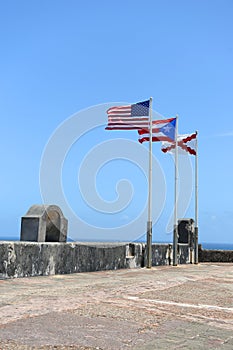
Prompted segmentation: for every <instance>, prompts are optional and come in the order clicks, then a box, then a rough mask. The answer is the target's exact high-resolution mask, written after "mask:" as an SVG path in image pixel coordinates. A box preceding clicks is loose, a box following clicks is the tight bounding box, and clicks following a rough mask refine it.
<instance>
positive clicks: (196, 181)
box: [194, 131, 198, 264]
mask: <svg viewBox="0 0 233 350" xmlns="http://www.w3.org/2000/svg"><path fill="white" fill-rule="evenodd" d="M197 137H198V132H197V131H196V157H195V228H194V264H198V139H197Z"/></svg>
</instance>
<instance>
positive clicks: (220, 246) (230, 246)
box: [0, 236, 233, 250]
mask: <svg viewBox="0 0 233 350" xmlns="http://www.w3.org/2000/svg"><path fill="white" fill-rule="evenodd" d="M19 239H20V238H19V236H0V241H19ZM67 241H68V242H72V239H69V238H68V239H67ZM96 241H97V240H95V242H96ZM158 243H168V242H158ZM170 243H171V242H170ZM201 245H202V248H203V249H214V250H233V243H206V242H201Z"/></svg>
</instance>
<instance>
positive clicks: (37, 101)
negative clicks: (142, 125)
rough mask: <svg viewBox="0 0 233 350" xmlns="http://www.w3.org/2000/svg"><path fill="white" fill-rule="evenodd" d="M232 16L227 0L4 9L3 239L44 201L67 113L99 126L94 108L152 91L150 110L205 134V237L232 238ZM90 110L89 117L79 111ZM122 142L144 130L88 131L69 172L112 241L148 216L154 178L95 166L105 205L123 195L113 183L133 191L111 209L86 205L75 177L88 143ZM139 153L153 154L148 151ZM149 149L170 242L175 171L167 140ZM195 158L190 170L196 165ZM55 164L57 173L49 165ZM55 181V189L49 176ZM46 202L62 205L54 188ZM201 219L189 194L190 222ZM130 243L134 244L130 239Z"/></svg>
mask: <svg viewBox="0 0 233 350" xmlns="http://www.w3.org/2000/svg"><path fill="white" fill-rule="evenodd" d="M232 15H233V2H232V1H230V0H223V1H220V0H218V1H216V0H212V1H209V0H205V1H201V0H198V1H194V0H186V1H185V0H183V1H182V0H177V1H172V0H170V1H168V0H167V1H166V0H165V1H164V0H163V1H160V0H156V1H152V0H145V1H143V2H142V1H137V0H136V1H135V0H134V1H133V0H132V1H130V0H128V1H127V0H126V1H117V2H110V1H104V0H102V1H101V0H100V1H98V2H95V1H85V2H84V1H72V0H69V1H64V0H58V1H53V0H51V1H43V0H40V1H33V2H32V1H24V0H21V1H20V2H19V1H16V0H15V1H7V2H6V1H5V2H1V4H0V42H1V65H0V74H1V80H0V95H1V100H0V115H1V131H2V132H1V139H0V143H1V175H0V179H1V203H2V205H1V213H0V215H1V229H0V236H8V237H10V236H16V235H19V232H20V218H21V216H23V215H24V214H25V213H26V211H27V210H28V208H29V207H30V206H31V205H32V204H35V203H42V202H43V198H42V197H41V186H40V184H39V179H40V170H41V159H42V155H43V152H44V150H46V144H47V143H48V141H49V140H50V139H51V136H52V135H54V132H55V130H59V128H60V129H61V130H63V125H66V124H65V123H66V120H68V119H69V118H70V117H71V116H77V117H73V119H72V118H71V119H72V120H73V122H74V125H75V123H77V124H79V123H81V124H82V125H86V121H87V120H88V118H89V117H91V116H93V120H94V119H95V120H97V119H98V117H97V116H99V122H100V124H101V123H103V122H104V120H105V119H106V120H107V117H106V116H105V115H104V111H105V109H104V107H103V108H102V109H101V110H98V113H99V114H98V113H96V112H95V107H93V106H96V105H101V104H106V106H109V105H111V102H112V103H113V104H114V103H118V102H127V103H133V102H137V101H141V100H144V99H148V98H149V97H150V96H152V97H153V109H154V110H155V111H157V112H158V113H159V114H161V115H162V116H163V117H170V116H174V115H176V114H179V132H180V133H189V132H193V131H195V130H198V131H199V230H200V240H201V241H204V242H206V241H207V242H226V243H233V235H232V232H233V220H232V217H233V209H232V194H233V193H232V192H233V187H232V178H233V165H232V149H231V148H232V145H233V118H232V115H233V99H232V88H233V41H232V36H233V22H232ZM88 108H89V113H88V117H86V116H85V112H80V111H83V110H86V109H88ZM97 109H98V107H97ZM100 111H103V113H102V114H101V112H100ZM80 113H81V114H80ZM85 118H86V119H85ZM104 118H105V119H104ZM57 128H58V129H57ZM63 136H64V135H62V137H63ZM66 137H67V138H68V139H69V133H68V135H66ZM119 138H124V140H125V139H126V141H124V142H126V143H127V140H128V141H130V142H133V141H134V140H135V141H137V134H136V133H135V132H133V131H129V132H127V131H123V132H109V131H108V132H107V131H104V125H102V126H99V127H97V128H95V129H93V130H90V131H89V132H88V133H86V134H85V135H83V136H82V137H81V138H80V139H78V140H76V141H75V142H73V144H72V146H70V148H69V152H68V153H67V154H66V157H65V159H64V164H63V165H64V168H63V169H62V181H63V184H62V186H63V190H64V192H65V196H66V199H67V202H68V204H69V206H70V207H71V208H72V210H73V211H74V212H75V214H76V216H80V217H81V219H82V220H84V221H87V222H88V223H89V224H91V225H94V226H98V227H101V226H103V227H104V228H105V231H104V233H103V236H104V237H105V238H106V236H107V235H108V228H113V227H115V225H121V224H123V223H124V224H128V223H129V222H130V221H132V219H133V218H134V217H135V216H138V215H139V213H140V212H141V211H142V208H141V207H140V205H141V204H143V205H142V207H143V208H144V206H145V205H146V200H147V192H146V191H147V182H146V176H145V174H144V173H143V171H142V170H141V169H138V167H137V166H136V165H135V164H131V163H130V162H129V161H127V160H124V159H115V160H114V159H113V160H112V161H109V162H108V163H107V164H105V166H103V167H102V169H100V170H99V171H97V173H96V174H97V176H96V187H97V192H98V193H99V195H100V196H102V197H103V198H104V199H105V201H113V200H114V199H116V191H115V186H116V183H117V181H119V180H120V179H122V178H126V179H129V181H130V182H131V185H132V186H133V187H134V192H132V191H131V190H130V188H131V187H130V186H129V184H128V185H127V184H126V185H127V187H126V190H127V191H129V196H130V193H131V192H132V193H133V195H134V197H133V202H132V204H129V205H128V206H127V207H126V208H125V210H121V211H119V212H117V213H115V214H106V213H105V214H104V213H103V212H102V213H100V212H98V211H96V210H94V211H91V209H90V207H88V206H87V205H86V204H85V201H84V199H85V198H84V199H83V197H82V195H81V191H82V190H83V188H81V189H80V188H79V186H78V184H79V183H78V175H77V174H78V169H79V167H80V164H81V163H82V162H83V161H85V159H86V154H87V153H88V152H89V151H90V150H91V148H93V147H94V148H96V147H97V149H98V147H102V146H101V145H102V143H104V142H105V141H110V140H112V139H113V140H115V141H116V142H117V143H116V144H113V145H112V149H113V150H115V149H116V148H117V149H118V148H119V150H120V149H122V152H123V153H124V147H123V146H122V145H123V143H122V145H121V141H120V140H119ZM62 145H63V143H62V141H61V147H62ZM135 147H139V145H137V146H135ZM142 147H143V149H144V150H145V152H146V150H147V146H142ZM107 148H108V149H111V148H109V147H107ZM135 150H136V148H135ZM137 150H138V148H137ZM137 150H136V151H135V152H136V153H137V152H139V153H140V150H139V151H137ZM100 153H101V149H100ZM103 153H104V154H105V151H103V152H102V153H101V154H103ZM153 153H154V157H155V158H156V160H157V162H158V163H159V165H160V170H158V174H159V175H158V182H159V181H160V180H161V186H163V183H165V187H166V196H165V197H166V198H165V201H164V204H163V205H162V204H159V205H160V206H161V208H160V209H161V216H160V217H159V218H158V221H156V224H155V226H154V230H153V238H154V240H156V239H157V240H160V241H161V240H162V241H163V240H166V241H167V240H171V234H169V232H166V227H167V223H168V221H169V217H170V215H171V212H172V206H173V200H174V193H173V192H174V191H173V187H174V183H173V182H174V166H173V162H172V158H171V157H170V156H168V155H167V156H165V155H164V154H162V152H161V151H160V147H159V144H157V143H156V144H154V145H153ZM108 156H109V155H108ZM142 157H144V156H142ZM97 158H98V157H97ZM190 162H191V164H192V166H193V164H194V159H190ZM49 166H51V169H52V168H53V161H52V160H51V162H50V164H49ZM88 166H89V165H86V167H87V174H90V173H89V172H88ZM184 167H185V165H184ZM97 168H98V167H97ZM51 171H52V170H51ZM48 173H49V170H48ZM162 173H163V175H162ZM84 179H85V176H84ZM49 181H50V182H49ZM90 181H91V180H90V179H89V178H88V176H87V181H86V183H85V181H83V182H82V184H83V186H84V187H85V186H86V191H87V196H88V187H89V184H90ZM156 181H157V180H156ZM184 181H185V178H184ZM47 186H48V187H49V188H50V189H53V186H54V184H53V181H52V180H51V179H50V180H49V179H48V183H47ZM122 186H124V184H122ZM54 188H55V187H54ZM161 188H162V187H161ZM124 191H125V189H124V188H123V187H122V193H125V192H124ZM130 191H131V192H130ZM54 192H55V191H54ZM132 193H131V194H132ZM53 195H54V197H53ZM161 196H162V197H163V194H161ZM162 197H161V198H160V199H159V200H158V201H160V200H161V202H162V201H163V198H162ZM95 199H96V198H95V197H93V200H95ZM123 199H124V198H123ZM49 200H50V201H51V202H54V204H56V203H57V200H58V198H57V197H56V193H54V194H53V192H52V191H51V197H49ZM96 200H97V199H96ZM159 203H160V202H159ZM57 204H60V203H57ZM181 204H182V203H181ZM109 205H110V207H111V203H109ZM155 205H156V203H155ZM62 209H63V208H62ZM64 210H65V214H66V215H68V214H69V213H68V212H66V209H64ZM110 210H111V209H110ZM193 215H194V207H193V197H192V198H191V202H190V206H189V208H188V210H187V212H186V213H185V214H184V216H186V217H190V216H191V217H193ZM68 219H70V218H69V217H68ZM121 220H122V221H121ZM143 225H144V222H143ZM145 225H146V223H145ZM70 229H71V230H72V231H70V232H69V235H71V236H72V237H73V236H74V235H75V236H76V235H77V239H78V238H82V239H83V238H85V237H88V238H89V237H91V234H92V233H90V236H88V230H87V232H85V233H84V232H83V226H82V225H81V226H80V227H79V226H78V223H77V226H70ZM106 229H107V230H106ZM122 230H123V229H122ZM133 230H134V229H133ZM74 231H75V232H74ZM123 231H124V230H123ZM123 231H122V232H123ZM76 232H77V233H76ZM92 232H93V231H92ZM96 232H97V231H96ZM98 232H99V231H98ZM98 234H99V233H98ZM142 235H143V232H142ZM98 237H99V236H98ZM98 237H95V238H98ZM99 238H101V237H99ZM126 238H129V239H133V238H136V237H135V235H134V233H132V232H131V233H130V234H129V237H126Z"/></svg>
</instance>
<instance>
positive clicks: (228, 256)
mask: <svg viewBox="0 0 233 350" xmlns="http://www.w3.org/2000/svg"><path fill="white" fill-rule="evenodd" d="M198 248H199V249H198V255H199V262H218V263H219V262H223V263H229V262H233V250H214V249H212V250H211V249H202V246H201V244H199V247H198Z"/></svg>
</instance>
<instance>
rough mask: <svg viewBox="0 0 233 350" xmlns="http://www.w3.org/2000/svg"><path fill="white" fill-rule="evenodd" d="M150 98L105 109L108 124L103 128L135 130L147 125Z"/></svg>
mask: <svg viewBox="0 0 233 350" xmlns="http://www.w3.org/2000/svg"><path fill="white" fill-rule="evenodd" d="M149 109H150V100H148V101H143V102H138V103H134V104H132V105H126V106H115V107H111V108H109V109H108V110H107V114H108V125H107V127H106V128H105V130H135V129H136V130H137V129H143V128H148V127H149Z"/></svg>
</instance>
